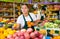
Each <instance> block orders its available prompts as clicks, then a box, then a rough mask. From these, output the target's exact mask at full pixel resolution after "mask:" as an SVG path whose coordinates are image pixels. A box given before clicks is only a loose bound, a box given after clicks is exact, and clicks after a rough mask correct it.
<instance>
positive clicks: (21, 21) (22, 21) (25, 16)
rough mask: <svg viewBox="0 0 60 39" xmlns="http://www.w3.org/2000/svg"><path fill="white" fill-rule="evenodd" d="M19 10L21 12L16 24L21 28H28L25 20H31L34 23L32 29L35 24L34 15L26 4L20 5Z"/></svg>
mask: <svg viewBox="0 0 60 39" xmlns="http://www.w3.org/2000/svg"><path fill="white" fill-rule="evenodd" d="M21 11H22V14H21V15H20V16H19V17H18V19H17V24H18V25H19V26H20V28H21V29H22V28H24V29H27V28H29V27H28V25H27V22H28V21H31V22H33V23H34V25H33V26H32V27H31V28H32V29H34V26H35V25H36V24H37V23H36V17H35V15H34V14H33V13H30V12H29V8H28V6H27V5H26V4H23V5H21ZM19 26H18V27H19Z"/></svg>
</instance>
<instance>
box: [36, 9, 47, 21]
mask: <svg viewBox="0 0 60 39" xmlns="http://www.w3.org/2000/svg"><path fill="white" fill-rule="evenodd" d="M45 17H46V15H45V9H42V10H41V12H39V13H38V14H37V19H38V21H40V22H42V21H43V20H44V19H45Z"/></svg>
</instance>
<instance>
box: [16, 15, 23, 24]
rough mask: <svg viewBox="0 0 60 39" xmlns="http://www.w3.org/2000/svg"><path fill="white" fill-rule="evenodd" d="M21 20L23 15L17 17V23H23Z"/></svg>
mask: <svg viewBox="0 0 60 39" xmlns="http://www.w3.org/2000/svg"><path fill="white" fill-rule="evenodd" d="M21 20H22V18H21V16H19V17H18V18H17V22H16V23H18V24H21Z"/></svg>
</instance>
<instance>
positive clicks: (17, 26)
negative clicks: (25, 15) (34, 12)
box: [12, 24, 20, 29]
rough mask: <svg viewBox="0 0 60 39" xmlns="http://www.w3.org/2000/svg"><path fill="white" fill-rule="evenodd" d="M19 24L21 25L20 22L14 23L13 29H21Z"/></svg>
mask: <svg viewBox="0 0 60 39" xmlns="http://www.w3.org/2000/svg"><path fill="white" fill-rule="evenodd" d="M19 26H20V24H14V25H13V27H12V28H13V29H19Z"/></svg>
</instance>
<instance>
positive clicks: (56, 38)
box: [52, 36, 60, 39]
mask: <svg viewBox="0 0 60 39" xmlns="http://www.w3.org/2000/svg"><path fill="white" fill-rule="evenodd" d="M52 39H60V36H54V37H53V38H52Z"/></svg>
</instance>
